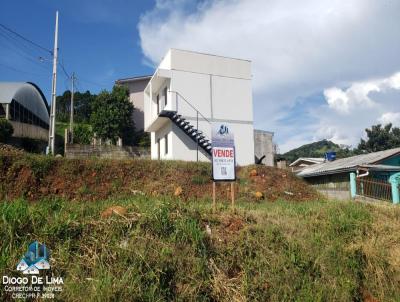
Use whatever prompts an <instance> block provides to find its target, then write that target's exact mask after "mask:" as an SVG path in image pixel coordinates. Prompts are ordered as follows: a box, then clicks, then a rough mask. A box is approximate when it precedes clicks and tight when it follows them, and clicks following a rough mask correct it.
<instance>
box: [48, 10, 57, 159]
mask: <svg viewBox="0 0 400 302" xmlns="http://www.w3.org/2000/svg"><path fill="white" fill-rule="evenodd" d="M57 55H58V11H56V27H55V31H54V51H53V78H52V83H51V110H50V133H49V149H50V150H49V151H50V153H51V154H53V155H54V141H55V128H56V118H55V117H56V90H57Z"/></svg>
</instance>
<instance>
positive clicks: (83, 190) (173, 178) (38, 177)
mask: <svg viewBox="0 0 400 302" xmlns="http://www.w3.org/2000/svg"><path fill="white" fill-rule="evenodd" d="M254 169H255V170H256V173H255V175H253V174H252V175H250V174H251V173H250V172H251V170H254ZM253 172H255V171H253ZM210 175H211V165H210V164H208V163H190V162H179V161H151V160H127V161H112V160H99V159H89V160H78V159H65V158H53V157H46V156H41V155H31V154H27V153H22V152H12V151H10V150H8V151H7V150H5V151H3V152H2V151H1V147H0V183H1V185H0V199H14V198H18V197H24V198H26V199H28V200H37V199H40V198H45V197H62V198H65V199H68V200H86V201H93V200H104V199H106V198H115V197H127V196H132V195H134V194H147V195H151V196H174V195H176V192H177V190H178V191H180V193H179V194H178V195H179V198H180V199H182V200H189V199H198V198H211V193H212V182H211V179H210ZM236 183H237V185H236V197H237V199H239V200H240V199H246V200H250V201H258V200H260V199H265V200H268V201H275V200H279V199H286V200H296V201H304V200H310V199H317V198H318V197H319V195H318V194H317V192H316V191H314V190H313V189H312V188H310V187H308V186H307V184H306V183H304V182H303V181H302V180H300V179H298V178H297V177H295V176H294V175H293V174H291V173H290V172H287V171H284V170H279V169H275V168H270V167H265V166H263V167H261V166H259V167H251V166H249V167H242V168H239V169H238V179H237V182H236ZM217 188H218V190H217V194H218V198H220V199H222V200H228V199H229V188H230V186H229V184H218V186H217ZM257 192H258V193H257ZM256 193H257V194H256Z"/></svg>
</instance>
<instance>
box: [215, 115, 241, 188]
mask: <svg viewBox="0 0 400 302" xmlns="http://www.w3.org/2000/svg"><path fill="white" fill-rule="evenodd" d="M235 163H236V161H235V143H234V138H233V133H232V131H231V129H230V128H229V126H228V125H226V124H221V123H215V124H214V125H213V129H212V164H213V165H212V168H213V169H212V171H213V172H212V173H213V180H215V181H234V180H235V179H236V174H235Z"/></svg>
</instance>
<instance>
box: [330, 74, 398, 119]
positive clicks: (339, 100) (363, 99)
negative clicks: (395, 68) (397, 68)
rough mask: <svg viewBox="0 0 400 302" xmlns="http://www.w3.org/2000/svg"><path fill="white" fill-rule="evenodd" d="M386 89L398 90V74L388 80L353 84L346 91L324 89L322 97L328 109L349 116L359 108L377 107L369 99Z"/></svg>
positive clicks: (335, 88) (334, 88)
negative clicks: (374, 93) (375, 93)
mask: <svg viewBox="0 0 400 302" xmlns="http://www.w3.org/2000/svg"><path fill="white" fill-rule="evenodd" d="M388 89H400V72H399V73H396V74H394V75H393V76H391V77H389V78H383V79H378V80H370V81H364V82H356V83H353V84H352V85H351V86H350V87H349V88H347V89H340V88H337V87H332V88H328V89H325V91H324V95H325V99H326V101H327V102H328V105H329V107H330V108H332V109H334V110H336V111H337V112H340V113H345V114H349V113H350V112H351V111H352V110H359V109H360V107H366V108H373V107H375V106H379V105H378V104H377V103H376V102H374V101H373V100H372V99H371V98H370V96H369V95H370V94H371V93H373V92H385V91H386V90H388Z"/></svg>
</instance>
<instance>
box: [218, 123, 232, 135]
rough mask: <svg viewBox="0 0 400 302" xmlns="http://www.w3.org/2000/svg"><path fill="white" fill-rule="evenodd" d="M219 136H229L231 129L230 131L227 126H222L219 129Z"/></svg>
mask: <svg viewBox="0 0 400 302" xmlns="http://www.w3.org/2000/svg"><path fill="white" fill-rule="evenodd" d="M218 134H220V135H226V134H229V129H228V127H227V126H225V125H221V126H220V127H219V130H218Z"/></svg>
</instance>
